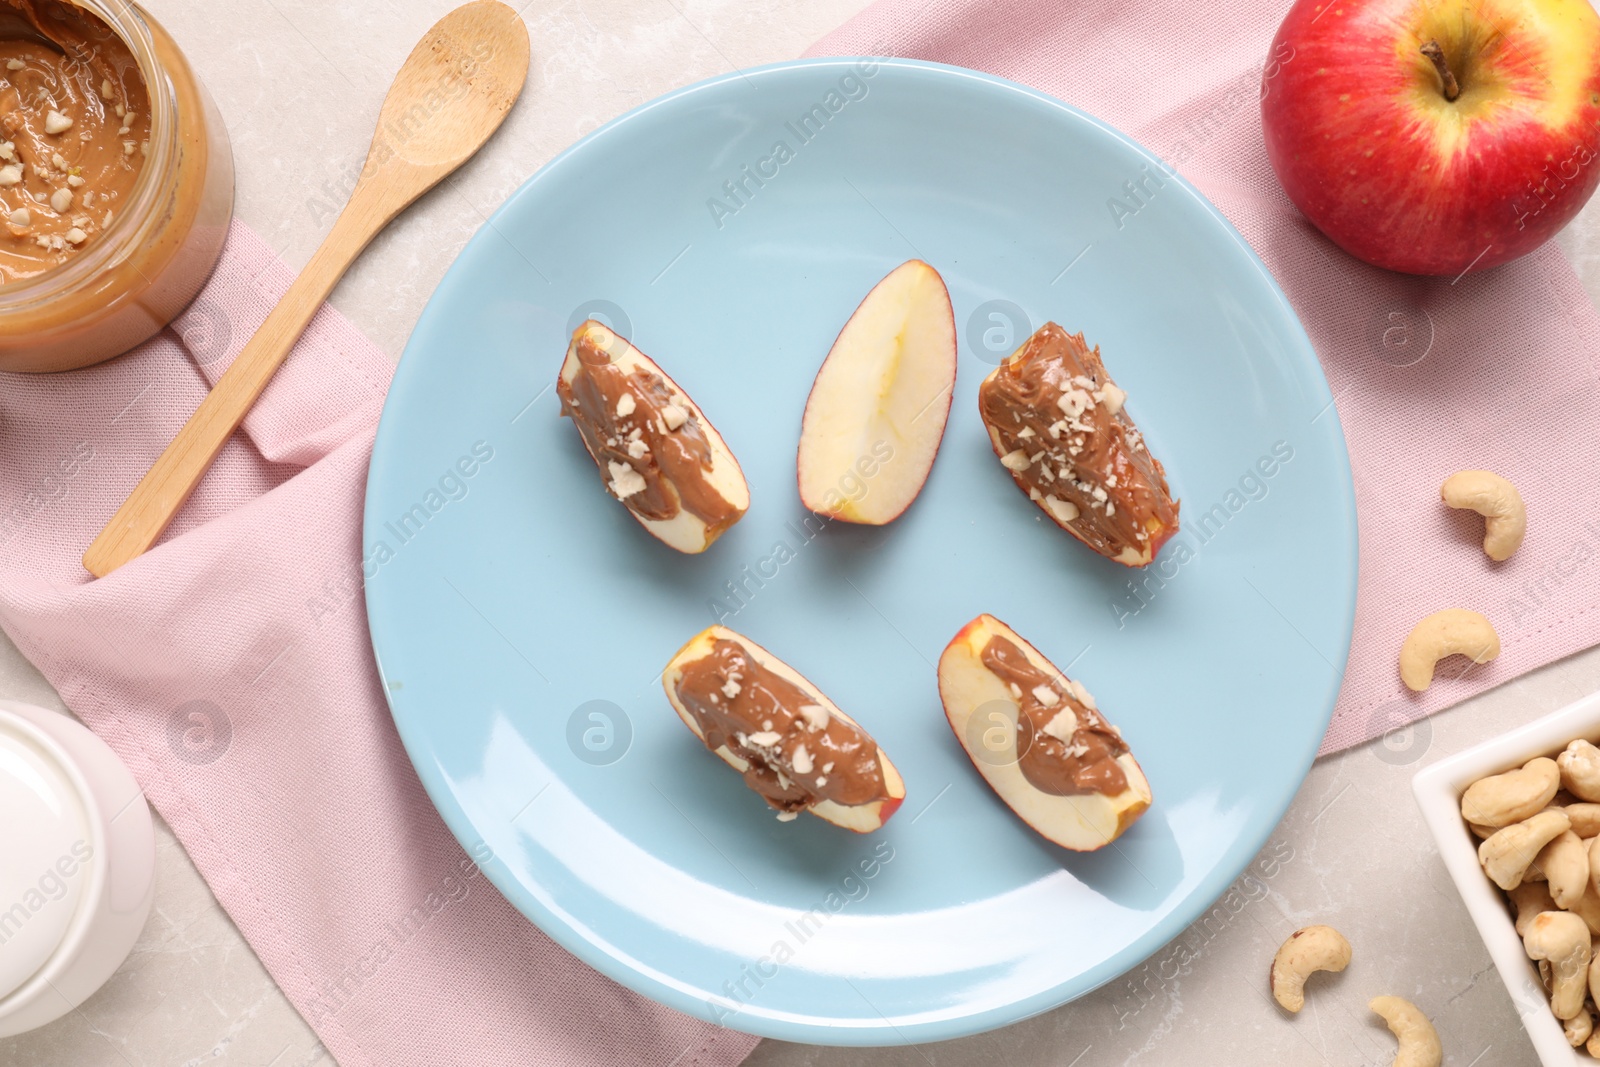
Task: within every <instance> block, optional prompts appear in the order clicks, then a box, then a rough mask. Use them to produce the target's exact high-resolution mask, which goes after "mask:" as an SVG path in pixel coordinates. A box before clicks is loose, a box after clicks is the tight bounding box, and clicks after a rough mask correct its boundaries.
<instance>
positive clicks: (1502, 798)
mask: <svg viewBox="0 0 1600 1067" xmlns="http://www.w3.org/2000/svg"><path fill="white" fill-rule="evenodd" d="M1560 787H1561V770H1560V768H1559V767H1558V766H1557V765H1556V761H1555V760H1553V759H1550V758H1549V757H1548V756H1540V757H1538V758H1537V759H1531V760H1529V761H1528V762H1527V763H1524V764H1523V765H1522V766H1521V767H1519V768H1517V769H1516V770H1511V771H1506V772H1505V773H1504V774H1491V775H1490V776H1489V777H1487V778H1480V779H1478V780H1477V781H1476V782H1473V783H1472V784H1471V785H1469V786H1467V789H1466V792H1464V793H1462V794H1461V817H1462V818H1464V819H1466V820H1467V821H1468V822H1470V823H1477V824H1478V825H1479V826H1493V827H1501V826H1510V825H1511V824H1512V823H1514V822H1521V821H1522V820H1523V819H1527V818H1530V817H1532V816H1534V815H1537V814H1538V813H1539V812H1541V811H1543V810H1544V808H1545V805H1547V804H1549V803H1550V801H1551V800H1553V799H1555V795H1556V790H1557V789H1559V788H1560ZM1597 810H1600V809H1597Z"/></svg>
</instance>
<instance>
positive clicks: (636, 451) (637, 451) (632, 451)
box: [628, 440, 650, 459]
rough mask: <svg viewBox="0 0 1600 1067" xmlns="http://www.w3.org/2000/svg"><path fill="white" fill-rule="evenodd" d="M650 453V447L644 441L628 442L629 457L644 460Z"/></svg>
mask: <svg viewBox="0 0 1600 1067" xmlns="http://www.w3.org/2000/svg"><path fill="white" fill-rule="evenodd" d="M648 451H650V446H649V445H647V444H645V443H644V442H643V441H639V440H633V441H629V442H628V455H629V457H631V458H633V459H643V458H644V454H645V453H646V452H648Z"/></svg>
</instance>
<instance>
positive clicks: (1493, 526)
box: [1439, 471, 1528, 561]
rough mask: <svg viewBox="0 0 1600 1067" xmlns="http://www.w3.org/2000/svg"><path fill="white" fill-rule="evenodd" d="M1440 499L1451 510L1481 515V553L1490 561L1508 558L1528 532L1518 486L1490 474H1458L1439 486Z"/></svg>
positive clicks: (1526, 510) (1477, 472)
mask: <svg viewBox="0 0 1600 1067" xmlns="http://www.w3.org/2000/svg"><path fill="white" fill-rule="evenodd" d="M1439 498H1440V499H1441V500H1443V501H1444V502H1445V503H1446V504H1447V505H1449V506H1450V507H1453V508H1467V509H1469V510H1471V511H1476V512H1477V513H1478V514H1479V515H1482V516H1483V519H1484V523H1483V550H1484V552H1486V553H1488V556H1489V558H1490V559H1492V560H1495V561H1499V560H1506V559H1510V558H1511V554H1512V553H1513V552H1515V551H1516V550H1517V549H1518V548H1519V547H1520V546H1521V545H1522V536H1523V534H1525V533H1527V532H1528V509H1527V508H1526V507H1524V506H1523V503H1522V494H1521V493H1519V492H1517V487H1516V486H1514V485H1512V484H1511V483H1510V482H1508V481H1506V480H1505V479H1504V478H1502V477H1500V476H1499V475H1498V474H1495V473H1493V472H1491V471H1457V472H1456V473H1454V474H1452V475H1451V476H1450V477H1448V478H1446V479H1445V480H1444V485H1442V486H1440V487H1439Z"/></svg>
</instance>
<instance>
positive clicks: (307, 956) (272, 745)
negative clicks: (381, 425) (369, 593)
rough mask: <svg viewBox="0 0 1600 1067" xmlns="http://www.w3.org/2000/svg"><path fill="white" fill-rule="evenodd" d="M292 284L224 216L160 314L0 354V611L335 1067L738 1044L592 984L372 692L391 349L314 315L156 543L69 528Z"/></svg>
mask: <svg viewBox="0 0 1600 1067" xmlns="http://www.w3.org/2000/svg"><path fill="white" fill-rule="evenodd" d="M290 280H291V276H290V274H289V272H288V271H287V270H286V268H285V267H284V266H283V265H282V264H281V263H280V262H279V261H278V260H277V259H276V258H275V257H274V256H273V254H272V252H271V251H270V250H269V249H268V248H267V247H266V246H265V245H264V244H263V243H262V242H261V240H260V239H259V238H258V237H256V236H255V235H254V234H253V233H252V232H251V231H250V230H249V229H247V228H246V227H244V226H242V225H240V224H237V223H236V224H235V225H234V228H233V231H232V233H231V234H230V236H229V240H228V247H227V250H226V252H225V253H224V256H223V261H222V265H221V266H220V267H219V268H218V270H217V273H216V275H215V277H214V278H213V279H212V280H211V282H210V284H209V285H208V286H207V288H206V290H205V292H204V293H203V294H202V295H201V297H200V299H199V301H197V302H196V304H195V305H194V306H193V307H192V308H191V309H190V310H189V311H188V312H187V313H186V314H185V315H184V317H183V318H182V319H181V320H180V321H179V322H177V323H175V324H174V327H173V328H172V329H171V330H169V331H167V332H165V333H163V334H161V335H160V336H158V337H157V338H155V339H154V340H152V341H150V342H149V343H148V344H146V345H144V346H143V347H141V348H139V349H138V350H136V351H134V352H132V353H130V354H129V355H127V356H124V357H122V358H121V359H118V360H115V361H113V362H112V363H109V364H106V365H104V366H101V367H96V368H92V369H89V370H85V371H78V372H74V373H70V374H61V375H44V376H30V375H0V456H4V463H3V464H0V625H3V626H4V629H5V631H6V633H7V634H9V635H10V636H11V638H12V640H13V641H15V642H16V643H17V645H18V647H19V648H21V650H22V651H23V653H24V654H25V655H26V656H27V657H28V658H29V659H30V660H32V661H33V662H34V663H35V664H36V665H37V666H38V667H39V669H40V670H41V671H43V672H44V674H45V676H46V677H47V678H49V679H50V681H51V683H53V684H54V685H55V686H56V688H57V689H58V690H59V691H60V693H61V695H62V697H63V699H65V700H66V702H67V705H68V706H69V707H70V708H72V710H73V711H75V712H76V713H77V714H78V716H79V717H80V718H82V719H83V721H84V722H86V723H87V724H88V725H89V726H90V727H91V728H93V729H94V731H95V732H96V733H98V734H99V735H100V736H101V737H103V738H105V740H106V741H107V742H109V743H110V745H111V747H112V748H114V749H115V750H116V751H117V753H118V755H120V756H121V757H122V759H123V760H124V761H126V762H127V764H128V766H129V767H130V768H132V770H133V773H134V774H135V775H136V776H137V777H138V780H139V782H140V784H141V785H142V786H143V787H144V790H145V795H146V796H147V797H148V798H149V800H150V801H151V803H153V804H154V805H155V807H156V809H157V810H159V811H160V812H161V814H162V816H163V817H164V818H165V819H166V820H167V822H168V823H170V824H171V826H172V828H173V830H174V831H175V832H176V833H177V835H178V837H179V838H180V839H181V840H182V841H183V844H184V847H185V848H187V849H188V852H189V855H190V857H191V858H192V859H193V860H194V862H195V865H196V866H197V867H199V869H200V872H201V874H202V875H204V877H205V879H206V882H207V883H208V884H209V885H210V886H211V889H212V891H213V892H214V893H215V894H216V896H217V899H218V900H219V901H220V902H221V903H222V906H223V907H224V908H226V909H227V911H228V914H229V915H231V916H232V917H233V919H234V921H235V922H236V923H238V925H239V929H240V930H241V931H242V932H243V933H244V936H245V938H246V939H247V940H248V941H249V942H250V944H251V946H252V947H253V948H254V949H255V951H256V953H257V954H258V955H259V956H260V958H261V960H262V962H263V963H265V964H266V967H267V970H268V971H270V972H271V974H272V976H273V978H274V979H275V980H276V981H277V983H278V985H279V986H280V987H282V989H283V991H284V992H285V993H286V994H287V995H288V997H289V999H290V1000H291V1001H292V1002H293V1003H294V1005H295V1006H296V1007H297V1008H298V1009H299V1010H300V1012H301V1014H302V1015H304V1016H305V1018H306V1019H307V1021H309V1022H310V1024H311V1025H312V1027H313V1028H314V1029H315V1030H316V1032H317V1034H318V1036H319V1037H320V1038H321V1039H322V1041H323V1043H324V1044H325V1045H326V1046H327V1048H328V1049H329V1050H330V1051H331V1052H332V1053H333V1055H334V1056H335V1057H336V1058H337V1059H338V1061H339V1063H340V1064H341V1065H343V1067H441V1065H451V1064H459V1065H462V1067H481V1065H484V1064H519V1065H520V1064H537V1065H549V1067H572V1065H589V1064H592V1065H596V1067H600V1065H606V1067H609V1065H614V1064H641V1065H651V1067H668V1065H678V1067H688V1065H690V1064H707V1065H727V1064H735V1063H738V1062H739V1061H740V1060H742V1059H744V1057H745V1056H746V1055H747V1054H748V1053H749V1051H750V1049H751V1048H752V1047H753V1046H754V1045H755V1039H754V1038H750V1037H746V1036H744V1035H742V1034H737V1033H733V1032H731V1031H725V1030H719V1029H717V1028H715V1027H712V1026H709V1025H707V1024H704V1023H700V1022H697V1021H695V1020H692V1019H690V1018H688V1017H686V1016H683V1015H679V1014H677V1013H676V1012H673V1011H670V1010H668V1009H666V1008H662V1007H659V1006H657V1005H655V1004H653V1003H651V1002H649V1001H646V1000H644V999H642V998H640V997H638V996H635V995H634V994H632V993H630V992H628V991H627V990H625V989H623V988H622V987H620V986H618V985H616V984H614V983H612V982H611V981H609V980H608V979H606V978H603V977H601V976H600V975H599V974H598V973H597V972H595V971H593V970H591V969H590V968H589V967H587V966H586V965H584V964H582V963H580V962H579V961H578V960H576V959H575V958H574V957H572V956H570V955H568V954H567V952H566V951H565V950H563V949H561V948H560V947H559V946H557V945H556V944H555V943H553V942H552V941H550V940H549V939H548V938H546V937H545V936H544V934H542V933H541V932H540V931H539V930H538V929H537V928H535V927H534V926H533V925H532V924H531V923H529V922H527V921H526V920H525V919H523V918H522V916H521V915H519V914H518V913H517V912H516V911H515V910H514V909H513V908H512V907H511V906H510V905H509V904H507V903H506V902H505V900H504V899H503V898H502V897H501V896H500V895H499V893H497V892H496V891H495V889H494V888H493V887H492V886H491V885H490V884H489V882H488V880H487V879H486V878H485V877H484V876H483V875H482V874H481V873H480V872H479V871H478V869H477V867H476V866H475V865H474V864H473V863H472V860H471V859H470V858H469V855H468V853H466V852H463V850H462V848H461V847H460V846H459V845H458V844H457V843H456V841H455V839H454V838H453V837H452V836H451V835H450V833H449V831H448V830H446V828H445V826H444V824H443V823H442V822H441V821H440V819H439V816H438V815H437V814H436V813H435V811H434V809H433V805H432V804H431V803H430V802H429V801H428V798H427V796H426V795H425V794H424V793H423V790H422V786H421V784H420V783H419V782H418V781H417V778H416V775H415V774H414V772H413V771H412V768H411V764H410V762H409V761H408V760H407V758H406V755H405V753H404V751H403V750H402V749H401V746H400V741H399V738H398V737H397V736H396V734H395V731H394V727H393V724H392V723H391V721H390V719H389V712H388V709H387V707H386V706H385V704H384V699H383V695H382V693H381V691H380V689H379V684H378V676H377V672H376V669H375V668H374V666H373V659H372V650H371V646H370V645H369V644H368V639H367V626H366V614H365V610H364V604H363V600H362V596H361V504H362V493H363V488H364V485H365V480H366V473H367V459H368V455H369V453H370V451H371V448H372V436H373V430H374V428H375V427H376V424H377V419H378V413H379V410H380V407H381V405H382V402H383V394H384V390H385V389H386V388H387V387H388V383H389V375H390V373H391V370H392V367H391V365H390V362H389V360H388V359H387V358H386V357H385V356H384V355H383V353H381V352H379V351H378V350H377V349H376V348H374V347H373V346H372V344H371V343H370V342H369V341H367V340H366V338H364V337H363V336H362V335H361V334H360V333H359V332H357V331H356V330H355V329H354V328H353V327H352V326H351V325H350V324H349V323H348V322H347V321H345V319H343V318H342V317H341V316H339V315H338V314H337V313H336V312H334V311H332V310H330V309H328V308H323V309H322V311H321V312H320V313H319V314H318V316H317V318H316V320H315V321H314V322H313V323H312V325H311V328H310V330H308V331H307V332H306V335H305V337H304V339H303V340H302V341H301V342H300V344H299V345H298V346H297V347H296V349H295V351H294V353H293V354H292V355H291V356H290V358H289V360H288V362H287V363H286V364H285V365H284V367H283V369H282V370H281V371H279V373H278V375H277V377H276V378H275V379H274V380H273V382H272V384H271V385H269V386H268V388H267V391H266V393H265V394H264V395H263V397H262V398H261V401H260V403H259V404H258V405H257V407H256V409H255V411H254V412H253V413H252V414H251V415H250V417H249V418H248V419H247V420H246V422H245V427H244V433H242V434H236V435H235V436H234V439H233V440H232V441H231V442H230V443H229V444H228V446H227V447H226V448H225V449H224V451H223V453H222V455H221V457H220V459H219V460H218V462H217V465H216V467H215V468H214V469H213V470H212V471H211V473H210V475H209V476H208V477H207V478H206V479H205V481H204V482H203V483H202V484H201V486H200V488H199V490H198V491H197V492H196V493H195V495H194V497H193V498H192V500H191V501H190V503H189V505H188V507H187V508H186V509H185V510H184V512H183V514H182V516H181V517H180V519H179V521H178V523H177V524H176V525H175V526H174V528H173V529H172V531H171V532H170V533H169V535H168V538H167V540H166V541H165V542H164V543H163V544H161V545H159V546H157V547H156V548H155V549H154V550H152V551H151V552H150V553H148V554H147V555H145V556H143V557H142V558H140V559H138V560H136V561H134V562H133V563H130V564H129V565H127V566H126V567H123V568H122V569H121V570H119V571H116V572H115V573H113V574H112V575H110V576H109V577H107V578H103V579H101V580H99V581H91V580H90V577H89V575H88V574H87V573H86V572H85V571H84V570H83V568H82V566H81V565H80V564H79V557H80V555H81V553H82V551H83V548H84V547H85V546H86V545H87V544H88V543H89V541H90V539H92V538H93V536H94V534H95V533H96V532H97V528H98V527H99V526H100V525H101V523H103V522H104V520H105V519H106V518H107V517H108V516H110V515H111V513H112V512H113V511H114V510H115V508H116V506H117V504H118V503H119V502H120V501H121V500H122V498H123V497H124V496H126V495H127V493H128V491H129V490H130V489H132V488H133V486H134V484H135V483H136V482H137V481H138V479H139V477H140V476H141V475H142V474H143V473H144V471H145V469H146V468H147V467H148V466H149V464H150V462H151V461H152V460H153V459H154V458H155V457H156V455H157V453H158V452H159V451H160V449H161V448H162V447H163V445H164V444H165V442H166V441H168V440H169V439H170V438H171V437H172V436H173V435H174V434H175V433H176V432H177V430H178V428H179V426H180V425H181V424H182V423H183V421H184V419H185V418H186V417H187V416H188V414H189V413H190V412H191V411H192V410H193V409H194V407H195V405H196V404H198V403H199V401H200V399H201V397H202V396H204V394H205V391H206V389H207V388H208V387H209V384H210V382H211V381H213V380H215V378H216V377H217V375H218V374H219V373H220V372H221V371H222V369H223V368H224V367H226V366H227V364H228V363H229V362H230V360H231V359H232V357H233V356H234V355H236V354H237V353H238V350H239V348H240V347H241V346H242V345H243V344H244V342H245V341H246V340H247V339H248V338H249V336H250V334H251V333H252V332H253V331H254V329H255V327H256V326H257V324H259V323H260V321H261V320H262V319H263V318H264V317H265V316H266V313H267V311H268V309H269V308H270V307H271V306H272V304H273V303H274V302H275V301H276V299H277V297H278V296H279V295H280V294H281V293H282V292H283V291H284V289H286V288H287V287H288V285H289V282H290Z"/></svg>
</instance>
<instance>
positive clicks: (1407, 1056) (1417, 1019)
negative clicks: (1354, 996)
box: [1367, 997, 1444, 1067]
mask: <svg viewBox="0 0 1600 1067" xmlns="http://www.w3.org/2000/svg"><path fill="white" fill-rule="evenodd" d="M1367 1007H1369V1008H1371V1009H1372V1010H1373V1011H1374V1012H1376V1013H1377V1014H1379V1015H1381V1016H1383V1021H1384V1022H1386V1023H1388V1024H1389V1032H1390V1033H1392V1034H1393V1035H1394V1036H1395V1039H1396V1040H1397V1041H1399V1042H1400V1047H1399V1049H1398V1050H1397V1051H1396V1053H1395V1057H1394V1067H1439V1064H1440V1063H1441V1062H1442V1061H1443V1060H1444V1049H1443V1048H1441V1047H1440V1045H1439V1033H1438V1031H1436V1030H1435V1029H1434V1028H1433V1024H1432V1023H1431V1022H1429V1021H1428V1017H1427V1016H1426V1015H1424V1014H1422V1009H1421V1008H1419V1007H1417V1006H1416V1005H1415V1004H1413V1003H1411V1002H1410V1001H1409V1000H1401V999H1400V998H1399V997H1373V998H1372V1000H1371V1002H1370V1003H1368V1004H1367Z"/></svg>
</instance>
